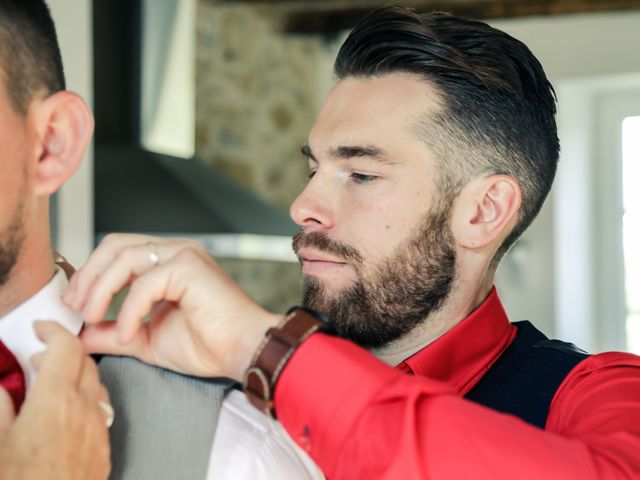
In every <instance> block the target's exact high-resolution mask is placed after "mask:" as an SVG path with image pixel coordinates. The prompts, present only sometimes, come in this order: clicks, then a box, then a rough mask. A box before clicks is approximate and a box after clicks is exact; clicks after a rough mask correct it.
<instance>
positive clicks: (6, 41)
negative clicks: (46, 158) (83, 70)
mask: <svg viewBox="0 0 640 480" xmlns="http://www.w3.org/2000/svg"><path fill="white" fill-rule="evenodd" d="M0 77H1V78H2V80H3V81H4V85H5V88H6V91H7V94H8V95H9V98H10V99H11V103H12V105H13V107H14V108H15V110H16V111H17V112H19V113H21V114H24V113H25V112H26V111H27V108H28V107H29V104H30V103H31V100H33V99H34V98H35V97H36V96H38V95H41V96H42V97H46V96H48V95H51V94H53V93H55V92H58V91H60V90H64V89H65V80H64V70H63V68H62V58H61V55H60V47H59V46H58V39H57V36H56V29H55V26H54V24H53V19H52V18H51V13H50V11H49V7H47V4H46V3H45V2H44V0H0Z"/></svg>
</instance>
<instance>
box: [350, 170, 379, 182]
mask: <svg viewBox="0 0 640 480" xmlns="http://www.w3.org/2000/svg"><path fill="white" fill-rule="evenodd" d="M351 178H352V179H353V181H354V182H356V183H368V182H372V181H373V180H376V179H377V178H378V177H377V176H375V175H366V174H364V173H355V172H354V173H352V174H351Z"/></svg>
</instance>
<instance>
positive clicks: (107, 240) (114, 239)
mask: <svg viewBox="0 0 640 480" xmlns="http://www.w3.org/2000/svg"><path fill="white" fill-rule="evenodd" d="M121 236H122V234H120V233H108V234H107V235H105V236H104V238H103V239H102V241H101V242H100V244H101V245H105V246H107V247H108V246H111V245H115V244H117V243H119V239H120V238H121Z"/></svg>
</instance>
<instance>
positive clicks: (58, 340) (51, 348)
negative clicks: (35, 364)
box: [33, 320, 83, 386]
mask: <svg viewBox="0 0 640 480" xmlns="http://www.w3.org/2000/svg"><path fill="white" fill-rule="evenodd" d="M33 327H34V330H35V332H36V336H37V337H38V338H39V339H40V340H42V341H43V342H44V343H45V344H46V345H47V348H46V350H45V351H44V352H43V355H42V358H41V360H40V366H39V367H40V372H39V377H38V380H36V382H38V381H41V382H52V383H57V384H60V385H63V386H64V385H74V386H75V385H76V384H77V381H78V378H79V376H80V372H81V369H82V357H83V351H82V344H81V343H80V341H79V340H78V339H77V338H76V337H74V336H73V335H71V334H70V333H69V332H68V331H67V330H66V329H65V328H64V327H63V326H61V325H60V324H58V323H56V322H52V321H42V320H38V321H35V322H34V324H33Z"/></svg>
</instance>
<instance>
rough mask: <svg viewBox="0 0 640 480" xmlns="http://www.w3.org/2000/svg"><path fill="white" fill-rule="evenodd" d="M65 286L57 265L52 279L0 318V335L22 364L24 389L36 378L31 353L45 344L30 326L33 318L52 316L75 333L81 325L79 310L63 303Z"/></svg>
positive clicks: (62, 272) (38, 350) (78, 331)
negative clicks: (62, 297)
mask: <svg viewBox="0 0 640 480" xmlns="http://www.w3.org/2000/svg"><path fill="white" fill-rule="evenodd" d="M66 287H67V277H66V275H65V274H64V271H62V270H61V269H59V268H58V269H56V273H55V275H54V276H53V278H52V279H51V281H50V282H49V283H48V284H47V285H45V286H44V287H43V288H42V289H41V290H39V291H38V292H37V293H36V294H35V295H34V296H32V297H31V298H29V299H28V300H26V301H25V302H24V303H22V304H21V305H19V306H18V307H16V308H15V309H13V310H12V311H10V312H9V313H7V314H6V315H5V316H4V317H2V318H0V339H2V341H3V342H4V344H5V345H6V346H7V348H9V350H11V352H12V353H13V354H14V355H15V357H16V358H17V359H18V362H19V363H20V366H21V367H22V371H23V372H24V377H25V381H26V385H27V389H29V387H31V385H33V382H34V380H35V379H36V371H35V370H34V369H33V367H32V366H31V361H30V359H31V356H32V355H33V354H34V353H38V352H40V351H42V350H44V348H45V345H44V343H42V342H41V341H40V340H38V337H36V333H35V331H34V330H33V322H34V321H35V320H54V321H56V322H58V323H60V324H61V325H62V326H63V327H65V328H66V329H67V330H69V331H70V332H71V333H73V334H74V335H77V334H78V333H80V330H81V329H82V323H83V322H82V317H81V315H80V313H78V312H76V311H75V310H72V309H71V308H69V307H67V306H66V305H64V304H63V303H62V300H61V298H60V296H61V295H62V293H63V292H64V291H65V289H66Z"/></svg>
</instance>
